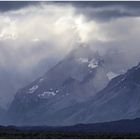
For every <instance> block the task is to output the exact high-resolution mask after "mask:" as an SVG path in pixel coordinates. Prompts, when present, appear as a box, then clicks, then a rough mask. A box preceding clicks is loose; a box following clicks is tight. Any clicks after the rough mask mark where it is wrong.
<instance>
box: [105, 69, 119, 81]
mask: <svg viewBox="0 0 140 140" xmlns="http://www.w3.org/2000/svg"><path fill="white" fill-rule="evenodd" d="M118 75H119V74H117V73H114V72H112V71H110V72H108V73H107V77H108V79H109V80H111V79H113V78H115V77H117V76H118Z"/></svg>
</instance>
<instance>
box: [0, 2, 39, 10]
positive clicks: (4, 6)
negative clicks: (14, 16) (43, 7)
mask: <svg viewBox="0 0 140 140" xmlns="http://www.w3.org/2000/svg"><path fill="white" fill-rule="evenodd" d="M39 3H40V2H37V1H0V12H5V11H9V10H16V9H20V8H23V7H27V6H30V5H37V4H39Z"/></svg>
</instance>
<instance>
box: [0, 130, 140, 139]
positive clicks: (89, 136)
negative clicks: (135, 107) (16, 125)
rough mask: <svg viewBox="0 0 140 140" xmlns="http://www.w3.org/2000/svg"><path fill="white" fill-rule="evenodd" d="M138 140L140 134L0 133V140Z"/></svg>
mask: <svg viewBox="0 0 140 140" xmlns="http://www.w3.org/2000/svg"><path fill="white" fill-rule="evenodd" d="M5 138H6V139H8V138H10V139H20V138H21V139H32V138H35V139H37V138H38V139H47V138H48V139H80V138H81V139H94V138H95V139H99V138H101V139H115V138H116V139H126V138H127V139H129V138H131V139H136V138H140V133H78V132H45V131H44V132H37V131H31V132H27V131H25V132H24V131H17V132H16V131H15V132H13V131H11V132H10V131H9V132H6V131H5V132H0V139H5Z"/></svg>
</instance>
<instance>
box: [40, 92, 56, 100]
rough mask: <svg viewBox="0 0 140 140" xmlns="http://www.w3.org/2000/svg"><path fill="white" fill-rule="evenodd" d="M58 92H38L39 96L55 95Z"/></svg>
mask: <svg viewBox="0 0 140 140" xmlns="http://www.w3.org/2000/svg"><path fill="white" fill-rule="evenodd" d="M55 95H56V93H55V92H53V91H44V92H43V93H42V94H38V96H39V97H44V98H46V97H49V96H55Z"/></svg>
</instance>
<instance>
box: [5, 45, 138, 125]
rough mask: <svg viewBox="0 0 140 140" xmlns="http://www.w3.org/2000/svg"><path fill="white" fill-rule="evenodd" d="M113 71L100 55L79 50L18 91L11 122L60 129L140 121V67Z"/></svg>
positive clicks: (10, 118) (9, 112) (72, 52)
mask: <svg viewBox="0 0 140 140" xmlns="http://www.w3.org/2000/svg"><path fill="white" fill-rule="evenodd" d="M107 59H108V58H107ZM115 66H116V65H115ZM113 70H114V65H112V63H110V65H109V61H107V62H106V61H104V59H103V58H102V57H101V56H100V55H99V54H98V52H94V51H93V50H91V49H90V47H89V46H85V45H84V46H78V47H77V48H76V49H74V50H72V51H71V52H70V53H69V54H68V55H67V56H66V57H65V58H64V59H63V60H62V61H60V62H59V63H58V64H56V65H55V66H54V67H52V68H51V69H50V70H49V71H48V72H47V73H46V74H45V75H43V76H41V77H40V78H38V79H37V80H35V81H34V82H33V83H31V84H29V85H28V86H26V87H25V88H23V89H20V90H19V91H18V92H17V93H16V96H15V98H14V100H13V102H12V104H11V106H10V108H9V110H8V112H7V113H8V114H7V116H8V117H9V118H8V121H9V122H8V123H9V124H14V125H50V126H51V125H56V126H57V125H74V124H78V123H95V122H106V121H114V120H120V119H132V118H133V119H134V118H137V117H140V114H139V90H140V89H139V75H140V66H139V65H137V66H136V67H133V68H132V69H130V70H128V71H127V72H124V71H123V70H124V69H123V70H122V71H123V73H121V72H122V71H121V72H120V70H121V69H119V71H117V69H115V72H118V73H117V74H116V73H115V72H114V71H113ZM119 72H120V73H119Z"/></svg>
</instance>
